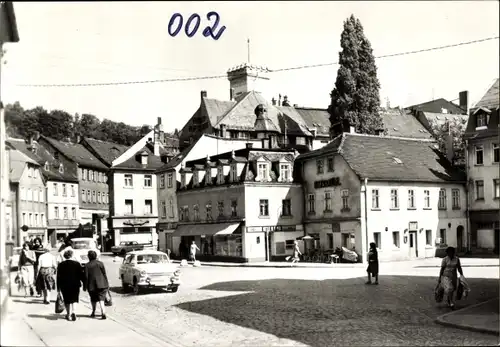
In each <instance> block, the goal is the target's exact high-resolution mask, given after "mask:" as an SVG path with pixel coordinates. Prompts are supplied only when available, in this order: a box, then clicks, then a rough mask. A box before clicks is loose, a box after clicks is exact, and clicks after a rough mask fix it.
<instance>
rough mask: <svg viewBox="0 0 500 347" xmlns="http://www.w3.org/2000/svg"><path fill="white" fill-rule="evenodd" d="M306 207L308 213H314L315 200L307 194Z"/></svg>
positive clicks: (311, 195) (312, 195)
mask: <svg viewBox="0 0 500 347" xmlns="http://www.w3.org/2000/svg"><path fill="white" fill-rule="evenodd" d="M307 206H308V211H309V213H315V212H316V200H315V199H314V194H309V195H308V196H307Z"/></svg>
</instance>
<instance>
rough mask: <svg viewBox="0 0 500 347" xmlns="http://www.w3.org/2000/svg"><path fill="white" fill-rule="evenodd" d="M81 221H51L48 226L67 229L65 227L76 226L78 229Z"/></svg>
mask: <svg viewBox="0 0 500 347" xmlns="http://www.w3.org/2000/svg"><path fill="white" fill-rule="evenodd" d="M79 224H80V221H79V220H77V219H49V223H48V224H47V226H49V227H65V226H75V227H77V226H78V225H79Z"/></svg>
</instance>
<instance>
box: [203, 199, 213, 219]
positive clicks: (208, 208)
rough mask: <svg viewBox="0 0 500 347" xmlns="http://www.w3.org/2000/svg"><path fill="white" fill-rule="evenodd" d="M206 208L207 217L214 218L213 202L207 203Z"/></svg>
mask: <svg viewBox="0 0 500 347" xmlns="http://www.w3.org/2000/svg"><path fill="white" fill-rule="evenodd" d="M205 209H206V218H207V220H212V203H210V202H209V203H207V204H206V205H205Z"/></svg>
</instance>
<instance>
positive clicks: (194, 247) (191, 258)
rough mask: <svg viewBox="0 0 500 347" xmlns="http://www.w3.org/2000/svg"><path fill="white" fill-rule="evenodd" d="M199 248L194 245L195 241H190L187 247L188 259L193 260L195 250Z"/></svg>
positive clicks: (194, 259) (194, 258)
mask: <svg viewBox="0 0 500 347" xmlns="http://www.w3.org/2000/svg"><path fill="white" fill-rule="evenodd" d="M199 250H200V249H199V248H198V246H197V245H196V242H194V241H193V242H192V243H191V247H190V249H189V258H190V260H192V261H193V262H195V261H196V251H199Z"/></svg>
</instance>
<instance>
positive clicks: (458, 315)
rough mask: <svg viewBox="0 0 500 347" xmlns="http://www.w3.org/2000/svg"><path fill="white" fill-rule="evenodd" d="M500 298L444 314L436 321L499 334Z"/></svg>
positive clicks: (460, 327) (459, 327)
mask: <svg viewBox="0 0 500 347" xmlns="http://www.w3.org/2000/svg"><path fill="white" fill-rule="evenodd" d="M498 311H499V299H498V298H495V299H492V300H488V301H485V302H482V303H480V304H477V305H472V306H469V307H465V308H463V309H461V310H458V311H453V312H450V313H447V314H444V315H442V316H440V317H438V318H437V319H436V323H439V324H442V325H447V326H451V327H455V328H458V329H465V330H471V331H478V332H482V333H488V334H494V335H499V327H500V321H499V315H498Z"/></svg>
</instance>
